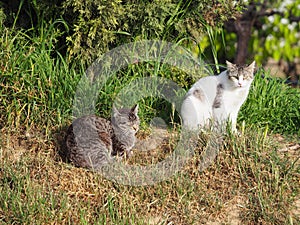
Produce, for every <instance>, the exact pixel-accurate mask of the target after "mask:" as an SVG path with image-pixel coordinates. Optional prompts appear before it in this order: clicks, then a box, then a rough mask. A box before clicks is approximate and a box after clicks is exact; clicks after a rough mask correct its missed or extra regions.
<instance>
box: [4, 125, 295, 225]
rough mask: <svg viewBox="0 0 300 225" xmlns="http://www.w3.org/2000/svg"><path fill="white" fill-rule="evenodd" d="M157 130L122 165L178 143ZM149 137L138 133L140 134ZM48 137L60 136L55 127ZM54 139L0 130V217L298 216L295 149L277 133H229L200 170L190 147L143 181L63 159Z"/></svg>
mask: <svg viewBox="0 0 300 225" xmlns="http://www.w3.org/2000/svg"><path fill="white" fill-rule="evenodd" d="M160 132H162V133H160V135H159V136H160V137H162V138H161V139H160V141H159V147H158V148H155V149H153V148H152V147H151V146H150V145H149V146H150V148H152V150H151V151H143V152H138V150H136V151H135V156H134V157H133V158H132V159H130V160H128V161H127V162H126V163H128V164H141V165H146V164H148V163H155V162H157V161H161V160H162V159H163V158H164V157H165V156H166V155H168V154H170V153H171V152H172V149H173V148H174V146H175V145H176V143H174V142H175V141H174V140H176V135H170V134H168V133H166V132H165V131H160ZM147 135H148V133H143V132H140V134H139V137H140V139H142V138H147ZM164 135H165V136H164ZM53 136H54V137H55V136H56V137H62V135H61V133H58V134H57V135H53ZM23 137H24V138H23ZM169 137H171V138H169ZM6 140H7V141H6ZM146 140H147V139H146ZM148 141H150V140H149V138H148ZM150 142H151V141H150ZM283 142H284V140H281V143H280V144H282V143H283ZM59 143H60V141H58V140H56V139H55V138H54V139H53V140H47V139H44V138H43V135H42V134H39V133H35V134H26V133H23V134H22V133H21V134H20V133H19V134H16V133H10V132H8V131H7V130H4V129H3V130H2V149H1V155H0V156H1V159H0V161H1V165H3V167H2V168H1V170H0V183H1V185H0V192H1V193H2V196H1V197H0V199H1V201H0V202H2V203H0V214H1V216H0V221H2V223H4V224H12V223H22V224H32V223H35V224H69V223H72V224H297V223H299V222H300V220H299V188H300V184H299V178H300V176H299V163H298V162H296V163H294V164H293V162H295V161H296V159H297V157H298V158H299V149H297V150H295V152H296V151H298V152H296V154H295V152H293V154H289V152H284V153H282V152H278V149H280V148H281V146H280V145H279V144H278V143H277V141H276V139H274V138H268V137H266V136H264V134H263V133H258V134H257V132H256V133H255V132H252V131H249V133H248V134H247V136H241V137H233V136H228V137H227V138H226V140H225V143H224V146H223V149H222V150H221V151H220V153H219V155H218V157H217V158H216V159H215V161H214V164H212V165H211V166H210V167H209V168H208V169H206V170H205V171H203V172H199V158H200V157H199V155H200V154H201V152H196V154H195V156H194V157H193V158H191V159H190V160H189V162H188V163H187V164H186V166H185V167H184V169H183V170H182V171H180V172H179V173H177V174H175V175H174V176H173V177H171V178H169V179H167V180H166V181H162V182H160V183H157V184H155V185H152V186H143V187H132V186H124V185H120V184H117V183H113V182H111V181H109V180H106V179H105V178H103V177H102V176H101V175H100V174H98V173H94V172H90V171H86V170H84V169H80V168H75V167H73V166H72V165H69V164H67V163H65V162H63V161H62V160H61V157H60V155H59V151H60V148H61V146H60V145H59Z"/></svg>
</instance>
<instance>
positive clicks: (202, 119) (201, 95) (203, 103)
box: [181, 61, 255, 131]
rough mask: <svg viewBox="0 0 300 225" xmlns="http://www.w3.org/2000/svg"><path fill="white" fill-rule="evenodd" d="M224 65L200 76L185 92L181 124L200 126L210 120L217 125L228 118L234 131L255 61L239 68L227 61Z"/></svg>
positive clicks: (205, 124)
mask: <svg viewBox="0 0 300 225" xmlns="http://www.w3.org/2000/svg"><path fill="white" fill-rule="evenodd" d="M226 64H227V70H226V71H224V72H222V73H220V74H219V75H217V76H208V77H204V78H201V79H200V80H198V81H197V82H196V83H195V84H194V85H193V86H192V87H191V89H190V90H189V91H188V92H187V94H186V96H185V98H184V100H183V103H182V106H181V117H182V120H183V127H185V128H188V129H198V128H204V127H206V126H208V125H209V124H210V122H211V121H212V122H213V124H214V125H215V126H217V127H220V126H221V125H224V124H225V123H226V122H227V121H230V122H231V126H232V130H233V131H236V121H237V116H238V112H239V110H240V108H241V106H242V104H243V103H244V102H245V100H246V99H247V96H248V93H249V89H250V86H251V83H252V81H253V77H254V67H255V61H253V62H252V63H251V64H250V65H249V66H243V67H239V66H237V65H235V64H232V63H230V62H228V61H226Z"/></svg>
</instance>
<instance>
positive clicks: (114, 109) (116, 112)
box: [112, 105, 120, 117]
mask: <svg viewBox="0 0 300 225" xmlns="http://www.w3.org/2000/svg"><path fill="white" fill-rule="evenodd" d="M112 111H113V114H112V115H113V116H114V117H115V116H118V115H120V112H119V110H118V109H117V108H116V107H115V106H114V105H113V107H112Z"/></svg>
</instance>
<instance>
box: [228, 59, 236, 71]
mask: <svg viewBox="0 0 300 225" xmlns="http://www.w3.org/2000/svg"><path fill="white" fill-rule="evenodd" d="M226 65H227V69H228V70H234V69H235V68H236V65H235V64H233V63H231V62H229V61H227V60H226Z"/></svg>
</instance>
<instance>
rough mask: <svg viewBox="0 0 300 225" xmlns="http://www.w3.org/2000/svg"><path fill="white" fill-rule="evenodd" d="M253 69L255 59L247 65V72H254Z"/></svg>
mask: <svg viewBox="0 0 300 225" xmlns="http://www.w3.org/2000/svg"><path fill="white" fill-rule="evenodd" d="M254 69H255V61H253V62H252V63H251V64H250V65H249V66H248V67H247V70H248V72H249V73H254Z"/></svg>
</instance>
